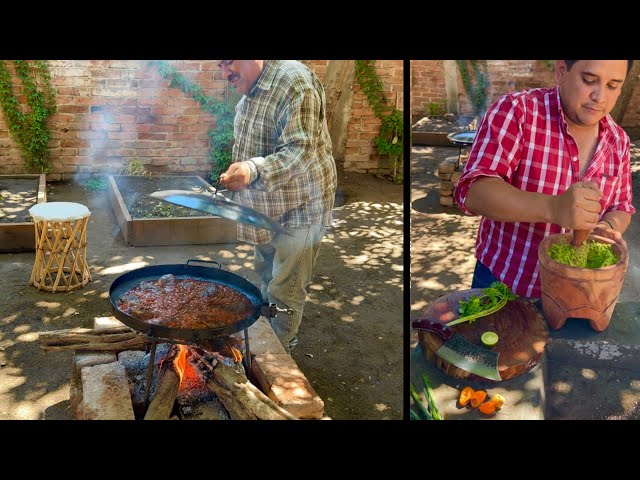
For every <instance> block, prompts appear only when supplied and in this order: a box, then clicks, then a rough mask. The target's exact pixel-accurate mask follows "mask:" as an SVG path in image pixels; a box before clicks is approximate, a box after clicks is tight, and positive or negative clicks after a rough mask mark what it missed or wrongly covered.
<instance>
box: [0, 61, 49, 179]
mask: <svg viewBox="0 0 640 480" xmlns="http://www.w3.org/2000/svg"><path fill="white" fill-rule="evenodd" d="M14 66H15V71H16V76H17V77H18V78H19V79H20V81H21V83H22V90H23V93H24V96H25V98H26V100H27V105H28V108H25V110H27V112H26V113H23V108H22V106H21V105H20V102H19V101H18V97H16V95H15V94H14V93H13V83H14V79H13V77H12V75H11V73H10V72H9V69H8V67H7V62H6V61H5V60H0V106H1V107H2V112H3V114H4V118H5V121H6V122H7V125H8V127H9V133H10V134H11V137H12V138H13V140H14V141H15V142H16V143H17V144H18V146H19V147H20V150H21V152H22V154H23V155H24V161H25V165H26V167H27V170H30V171H34V170H35V171H40V172H41V173H48V172H49V169H50V165H49V148H48V145H49V139H50V138H51V133H50V130H49V127H48V126H47V119H48V118H49V117H50V116H51V115H52V114H53V113H55V111H56V100H55V96H56V94H55V90H54V88H53V85H52V84H51V74H50V72H49V67H48V65H47V62H46V61H45V60H32V61H31V63H29V62H28V61H27V60H14Z"/></svg>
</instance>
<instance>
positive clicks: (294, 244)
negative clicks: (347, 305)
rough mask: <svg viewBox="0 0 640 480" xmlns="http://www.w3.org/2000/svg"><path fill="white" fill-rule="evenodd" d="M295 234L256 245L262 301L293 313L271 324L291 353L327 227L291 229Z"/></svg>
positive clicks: (274, 237)
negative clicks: (289, 309)
mask: <svg viewBox="0 0 640 480" xmlns="http://www.w3.org/2000/svg"><path fill="white" fill-rule="evenodd" d="M288 230H289V232H291V233H292V234H293V235H291V236H288V235H282V234H279V233H277V234H275V235H274V236H273V238H272V239H271V242H269V243H266V244H264V245H256V246H255V267H254V268H255V271H256V273H258V275H259V276H260V291H261V293H262V298H263V299H264V300H265V301H267V300H268V301H269V302H270V303H276V304H277V305H278V306H279V307H280V308H291V309H292V310H293V313H292V314H291V315H289V314H287V313H278V315H277V316H276V317H273V318H270V319H269V322H270V323H271V327H272V328H273V331H274V332H275V333H276V335H277V336H278V338H279V339H280V342H281V343H282V345H283V346H284V347H285V349H286V350H287V351H288V352H291V350H293V348H294V347H295V346H296V344H297V343H298V337H297V335H298V328H300V323H301V322H302V312H303V310H304V304H305V301H306V298H307V287H308V286H309V284H310V283H311V275H312V273H313V267H314V265H315V262H316V259H317V258H318V252H319V251H320V243H321V241H322V236H323V235H324V231H325V227H324V226H323V225H309V226H307V227H301V228H290V229H288Z"/></svg>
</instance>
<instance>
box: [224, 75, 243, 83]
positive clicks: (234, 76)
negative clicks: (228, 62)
mask: <svg viewBox="0 0 640 480" xmlns="http://www.w3.org/2000/svg"><path fill="white" fill-rule="evenodd" d="M238 78H240V75H238V74H237V73H232V74H231V75H229V76H228V77H227V82H229V83H231V82H233V81H235V80H237V79H238Z"/></svg>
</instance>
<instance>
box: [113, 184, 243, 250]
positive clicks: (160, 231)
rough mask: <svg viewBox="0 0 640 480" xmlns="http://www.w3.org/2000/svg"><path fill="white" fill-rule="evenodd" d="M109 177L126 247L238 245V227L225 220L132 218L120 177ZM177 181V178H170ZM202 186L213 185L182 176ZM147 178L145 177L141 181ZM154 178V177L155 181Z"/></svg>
mask: <svg viewBox="0 0 640 480" xmlns="http://www.w3.org/2000/svg"><path fill="white" fill-rule="evenodd" d="M126 176H128V175H109V199H110V200H111V205H112V207H113V211H114V212H115V214H116V218H117V220H118V225H120V231H121V232H122V236H123V237H124V241H125V243H126V244H127V245H128V246H130V247H143V246H158V245H204V244H210V243H236V242H237V239H236V223H235V222H233V221H231V220H227V219H226V218H221V217H211V216H202V217H166V218H165V217H163V218H132V217H131V215H130V214H129V210H128V209H127V206H126V205H125V203H124V200H123V198H122V195H121V194H120V190H119V189H118V184H117V183H116V178H117V177H126ZM167 177H169V178H177V176H176V175H167ZM180 177H182V178H185V177H189V178H193V179H194V180H195V181H196V182H201V183H202V186H203V188H205V189H206V190H210V189H211V187H210V185H209V184H208V183H207V182H205V181H204V180H203V179H202V178H200V177H199V176H197V175H181V176H180ZM138 178H143V177H138ZM151 178H153V177H151Z"/></svg>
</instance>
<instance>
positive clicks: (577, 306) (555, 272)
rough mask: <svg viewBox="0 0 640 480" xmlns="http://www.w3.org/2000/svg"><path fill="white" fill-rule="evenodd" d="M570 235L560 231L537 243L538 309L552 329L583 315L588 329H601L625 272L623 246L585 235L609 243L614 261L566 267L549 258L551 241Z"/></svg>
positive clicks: (606, 323)
mask: <svg viewBox="0 0 640 480" xmlns="http://www.w3.org/2000/svg"><path fill="white" fill-rule="evenodd" d="M571 238H572V234H570V233H562V234H559V235H551V236H549V237H547V238H545V239H544V240H543V241H542V242H540V245H539V246H538V261H539V264H540V283H541V287H542V311H543V312H544V316H545V318H546V320H547V324H548V325H549V327H550V328H551V329H553V330H558V329H560V328H562V327H563V326H564V324H565V323H566V321H567V319H569V318H584V319H587V320H588V321H589V325H590V326H591V328H593V329H594V330H596V331H598V332H602V331H604V330H606V329H607V328H608V327H609V322H610V321H611V315H612V314H613V310H614V308H615V306H616V303H617V301H618V295H620V290H621V289H622V282H623V281H624V277H625V275H626V273H627V266H628V264H629V253H628V251H627V249H626V248H625V247H624V246H623V245H621V244H619V243H616V242H614V241H613V240H610V239H608V238H605V237H600V236H597V235H589V238H588V239H589V240H594V241H596V242H599V243H607V244H610V245H611V248H612V249H613V252H614V253H615V254H616V255H617V256H618V262H617V263H616V264H615V265H610V266H608V267H603V268H578V267H570V266H569V265H564V264H562V263H559V262H556V261H555V260H552V259H551V257H549V254H548V253H547V250H548V249H549V247H550V246H551V245H553V244H554V243H563V242H564V243H570V242H571Z"/></svg>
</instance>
